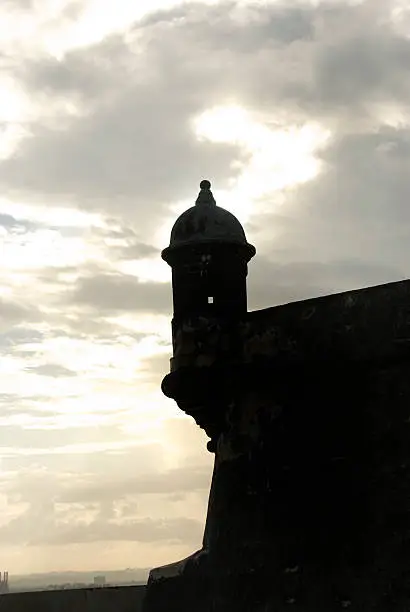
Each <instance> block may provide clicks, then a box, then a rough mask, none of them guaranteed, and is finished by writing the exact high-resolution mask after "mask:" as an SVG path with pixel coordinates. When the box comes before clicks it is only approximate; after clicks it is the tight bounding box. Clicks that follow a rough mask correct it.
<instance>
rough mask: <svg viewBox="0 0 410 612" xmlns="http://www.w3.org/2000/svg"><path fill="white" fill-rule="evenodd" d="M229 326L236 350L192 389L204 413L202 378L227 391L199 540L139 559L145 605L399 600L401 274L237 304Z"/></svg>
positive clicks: (409, 448) (405, 383)
mask: <svg viewBox="0 0 410 612" xmlns="http://www.w3.org/2000/svg"><path fill="white" fill-rule="evenodd" d="M238 334H239V335H240V337H241V339H242V340H241V344H242V359H241V361H240V362H238V363H237V364H236V365H235V366H234V367H232V364H230V365H229V368H227V369H224V368H225V365H226V364H224V363H223V362H222V361H221V362H220V363H219V364H218V367H216V366H213V367H214V370H212V369H211V368H208V370H207V375H206V380H207V389H208V395H207V399H206V401H204V399H203V398H204V393H203V390H202V389H201V387H200V386H198V385H197V387H195V385H193V386H192V389H190V392H189V393H190V397H189V400H190V401H191V403H193V402H194V399H195V398H194V395H195V388H197V393H198V395H199V396H200V397H198V403H201V402H202V408H201V410H202V412H201V419H202V420H203V421H204V422H205V421H206V412H207V411H209V410H212V393H211V392H210V391H209V389H211V388H212V380H214V381H218V384H217V385H215V386H214V402H216V403H218V399H220V398H221V397H224V398H228V399H225V400H224V401H225V405H224V406H219V404H218V409H220V410H222V411H223V414H222V415H221V418H220V420H219V427H220V431H219V435H218V437H217V438H215V439H216V443H215V445H216V446H215V467H214V474H213V481H212V486H211V492H210V499H209V507H208V515H207V523H206V528H205V535H204V543H203V550H202V551H200V553H199V554H198V553H197V554H195V555H193V556H192V557H191V558H189V559H187V560H185V561H184V562H180V563H176V564H173V565H171V566H168V567H167V568H163V569H161V568H158V569H157V570H155V571H153V572H152V573H151V575H150V580H149V583H148V589H147V596H146V600H145V604H144V612H192V611H194V610H195V612H284V611H285V610H286V611H287V610H293V611H295V612H336V611H337V610H343V609H349V610H351V611H352V612H353V611H354V612H356V611H359V610H360V611H364V612H371V611H372V612H385V611H386V612H387V611H389V612H405V611H408V610H410V586H409V585H410V281H405V282H401V283H391V284H388V285H384V286H380V287H372V288H369V289H363V290H359V291H352V292H347V293H344V294H338V295H333V296H328V297H325V298H318V299H313V300H306V301H303V302H298V303H293V304H288V305H285V306H280V307H276V308H270V309H266V310H264V311H258V312H253V313H249V314H248V315H247V317H246V319H245V320H243V321H242V323H241V324H240V326H239V327H238ZM193 345H194V343H193ZM213 371H214V372H215V375H213V374H212V372H213ZM192 375H193V373H190V375H189V377H192ZM170 376H171V377H172V376H174V374H171V375H170ZM201 376H203V374H201ZM213 376H215V377H214V378H212V377H213ZM175 377H176V378H178V384H177V385H175V387H174V389H175V393H174V398H175V399H176V401H177V402H178V401H179V398H180V396H181V397H182V398H183V399H184V401H187V400H186V398H185V396H184V385H185V387H186V386H187V385H188V380H189V377H188V376H187V377H186V381H187V382H186V383H185V382H184V380H185V379H184V378H183V377H182V376H180V374H179V373H176V375H175ZM198 380H199V378H198ZM224 380H226V381H227V382H226V385H227V386H229V390H228V391H226V389H225V390H224V389H223V386H224ZM168 388H169V389H171V390H172V389H173V387H172V378H171V380H170V383H169V384H168Z"/></svg>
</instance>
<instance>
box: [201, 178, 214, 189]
mask: <svg viewBox="0 0 410 612" xmlns="http://www.w3.org/2000/svg"><path fill="white" fill-rule="evenodd" d="M199 187H200V188H201V189H211V183H210V181H208V180H206V179H205V180H203V181H201V182H200V183H199Z"/></svg>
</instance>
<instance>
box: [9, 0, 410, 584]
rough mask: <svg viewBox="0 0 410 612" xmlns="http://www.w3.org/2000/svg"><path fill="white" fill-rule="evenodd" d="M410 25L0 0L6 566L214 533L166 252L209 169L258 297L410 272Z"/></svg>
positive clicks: (290, 12) (297, 11)
mask: <svg viewBox="0 0 410 612" xmlns="http://www.w3.org/2000/svg"><path fill="white" fill-rule="evenodd" d="M409 34H410V2H409V0H391V1H390V0H367V1H362V2H358V1H355V2H348V1H347V0H340V1H333V0H322V1H321V2H320V1H318V0H317V1H315V2H309V1H308V0H306V2H298V1H297V0H293V1H291V0H286V1H285V0H283V2H279V1H274V0H264V1H262V0H260V1H259V2H258V1H256V0H255V1H253V2H252V1H250V0H249V1H247V0H238V1H237V2H234V1H233V2H202V3H201V2H190V1H186V2H184V3H182V2H178V0H174V1H172V0H136V1H134V2H130V1H129V0H116V2H115V3H109V2H105V1H104V0H73V1H69V0H3V1H2V3H1V6H0V41H1V43H0V45H1V46H0V66H1V70H0V90H1V91H0V129H1V139H0V189H1V191H0V194H1V195H0V257H1V259H0V265H1V281H0V283H1V284H0V290H1V291H0V352H1V361H0V363H1V366H0V368H1V388H0V462H1V463H0V466H1V472H0V542H1V552H2V555H1V563H2V564H3V565H4V567H0V570H9V571H10V573H25V572H34V571H51V570H66V569H73V570H74V569H76V570H92V569H94V568H96V569H98V568H106V569H114V568H123V567H124V568H125V567H150V566H155V565H158V564H162V563H167V562H171V561H174V560H178V559H179V558H182V557H184V556H186V555H188V554H189V553H191V552H192V551H194V550H195V549H197V548H198V547H199V546H200V542H201V538H202V531H203V523H204V517H205V510H206V503H207V496H208V488H209V482H210V476H211V467H212V456H211V455H209V454H208V453H207V451H206V450H205V444H206V437H205V436H204V435H203V434H202V432H201V431H200V430H198V428H196V426H195V425H194V424H193V423H192V422H191V421H190V420H189V419H185V418H183V417H182V415H181V414H179V410H178V409H177V408H176V406H175V405H174V404H173V402H172V401H170V400H167V399H166V398H164V397H163V396H162V395H161V391H160V382H161V379H162V377H163V375H164V374H165V373H166V372H167V370H168V365H169V362H168V359H169V357H170V352H171V347H170V317H171V288H170V284H169V282H170V271H169V269H168V267H167V265H166V264H165V263H164V262H162V260H161V259H160V254H159V253H160V250H161V248H163V247H165V246H166V245H167V241H168V236H169V230H170V227H171V225H172V223H173V221H174V219H175V217H176V216H177V214H179V213H180V212H182V211H183V210H184V209H185V208H187V207H189V206H191V205H192V204H193V203H194V201H195V199H196V196H197V192H198V185H199V182H200V180H201V179H202V178H209V179H210V180H211V181H212V184H213V191H214V195H215V198H216V200H217V203H218V204H220V205H221V206H224V207H225V208H228V209H229V210H230V211H232V212H233V213H235V214H236V215H237V216H238V218H239V219H240V220H241V221H242V222H243V224H244V227H245V230H246V232H247V237H248V240H249V241H251V242H252V243H253V244H255V245H256V248H257V255H256V257H255V258H254V260H253V261H252V263H251V264H250V271H249V306H250V308H251V309H256V308H264V307H266V306H270V305H274V304H279V303H284V302H287V301H293V300H298V299H302V298H307V297H313V296H317V295H323V294H327V293H332V292H336V291H342V290H346V289H353V288H359V287H365V286H369V285H374V284H378V283H383V282H386V281H393V280H399V279H402V278H406V277H408V276H409V275H410V274H409V265H410V264H409V260H410V240H409V234H410V205H409V202H410V198H409V196H410V189H409V171H410V135H409V122H410V111H409V109H410V39H409Z"/></svg>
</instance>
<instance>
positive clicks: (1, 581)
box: [0, 572, 9, 595]
mask: <svg viewBox="0 0 410 612" xmlns="http://www.w3.org/2000/svg"><path fill="white" fill-rule="evenodd" d="M8 592H9V573H8V572H3V576H2V575H1V572H0V595H5V594H6V593H8Z"/></svg>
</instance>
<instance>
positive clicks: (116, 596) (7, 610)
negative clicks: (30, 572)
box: [0, 586, 145, 612]
mask: <svg viewBox="0 0 410 612" xmlns="http://www.w3.org/2000/svg"><path fill="white" fill-rule="evenodd" d="M144 595H145V586H127V587H107V588H102V589H92V588H90V589H72V590H61V591H35V592H27V593H9V594H8V595H2V596H0V611H1V612H141V610H142V600H143V598H144Z"/></svg>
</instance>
